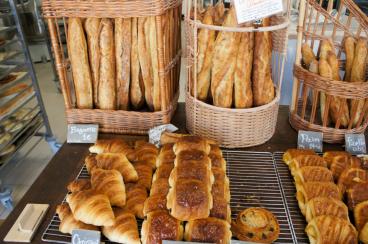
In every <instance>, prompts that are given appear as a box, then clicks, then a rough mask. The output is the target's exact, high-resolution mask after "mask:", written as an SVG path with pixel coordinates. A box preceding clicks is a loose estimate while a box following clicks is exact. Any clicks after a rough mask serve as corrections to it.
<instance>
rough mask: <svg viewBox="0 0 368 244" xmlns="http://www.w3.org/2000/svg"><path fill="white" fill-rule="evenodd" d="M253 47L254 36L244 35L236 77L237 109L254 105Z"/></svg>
mask: <svg viewBox="0 0 368 244" xmlns="http://www.w3.org/2000/svg"><path fill="white" fill-rule="evenodd" d="M253 45H254V34H253V33H252V32H244V33H242V34H241V39H240V44H239V50H238V55H237V60H236V67H235V75H234V76H235V77H234V102H235V108H250V107H252V105H253V92H252V81H251V73H252V62H253Z"/></svg>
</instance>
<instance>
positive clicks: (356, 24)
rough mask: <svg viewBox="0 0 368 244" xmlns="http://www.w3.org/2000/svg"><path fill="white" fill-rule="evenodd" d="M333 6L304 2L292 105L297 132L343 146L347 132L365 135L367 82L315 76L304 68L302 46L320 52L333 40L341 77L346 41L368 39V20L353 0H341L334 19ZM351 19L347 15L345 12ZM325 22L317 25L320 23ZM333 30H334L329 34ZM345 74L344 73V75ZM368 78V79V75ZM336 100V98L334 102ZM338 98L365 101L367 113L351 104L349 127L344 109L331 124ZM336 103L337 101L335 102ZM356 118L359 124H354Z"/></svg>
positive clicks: (291, 113) (302, 1)
mask: <svg viewBox="0 0 368 244" xmlns="http://www.w3.org/2000/svg"><path fill="white" fill-rule="evenodd" d="M332 7H333V1H332V0H330V1H329V3H328V6H327V9H324V8H323V7H322V6H321V3H320V2H319V1H315V0H301V3H300V15H299V27H298V29H297V31H298V40H297V55H296V61H295V65H294V86H293V97H292V103H291V106H290V124H291V125H292V127H293V128H294V129H296V130H312V131H319V132H322V133H323V140H324V141H325V142H328V143H342V142H343V141H344V136H345V133H364V131H365V130H366V128H367V125H368V117H367V116H366V112H367V111H368V100H366V99H367V98H368V83H366V82H345V81H337V80H332V79H327V78H324V77H321V76H319V75H318V74H314V73H312V72H310V71H308V70H306V69H305V68H303V67H302V65H301V47H302V43H305V42H306V43H308V44H310V45H311V47H312V48H314V49H316V47H318V45H319V44H318V43H319V41H320V40H322V39H326V38H330V39H331V40H332V41H333V43H334V46H335V50H336V54H337V57H338V59H339V62H340V75H341V74H343V72H344V71H345V54H344V50H343V45H342V41H343V38H344V37H345V36H347V35H349V36H353V37H356V38H358V37H367V34H368V18H367V16H366V15H365V14H364V13H363V12H361V10H360V9H359V8H358V7H357V6H356V5H355V4H354V2H353V1H351V0H341V2H340V6H339V9H338V12H337V15H336V16H335V17H333V16H332V15H331V14H329V13H330V12H331V10H332ZM346 11H347V12H348V13H349V16H344V13H345V12H346ZM317 20H319V21H323V22H322V24H320V25H317V24H315V23H317V22H318V21H317ZM327 28H330V29H331V30H332V31H327ZM342 71H343V72H342ZM367 78H368V76H367ZM321 92H324V93H325V94H326V102H325V112H324V115H323V116H322V115H321V112H320V111H319V94H320V93H321ZM332 97H334V98H333V99H332ZM335 98H337V99H339V100H338V101H342V102H344V103H345V102H348V104H354V103H355V104H357V103H356V101H358V100H362V102H364V101H365V102H364V108H363V112H362V113H360V114H358V115H357V109H356V106H354V105H351V106H350V109H349V110H350V111H349V123H348V126H347V127H345V128H343V127H342V126H341V121H340V118H341V115H342V113H343V109H341V108H342V107H343V106H340V109H339V111H338V119H337V121H336V122H335V123H334V124H332V123H329V122H330V121H329V118H328V117H329V114H330V111H329V110H330V109H331V106H330V105H331V101H333V100H334V99H335ZM335 101H336V100H335ZM356 116H359V119H358V122H357V123H356V124H353V123H354V119H353V118H355V117H356Z"/></svg>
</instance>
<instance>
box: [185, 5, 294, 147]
mask: <svg viewBox="0 0 368 244" xmlns="http://www.w3.org/2000/svg"><path fill="white" fill-rule="evenodd" d="M188 2H190V1H188ZM194 2H196V0H194ZM288 3H289V2H288ZM194 6H196V5H194ZM190 8H191V6H190V5H188V9H187V12H186V19H185V22H186V33H187V34H186V37H187V47H186V52H187V53H186V56H187V59H188V70H187V71H188V85H187V93H186V119H187V121H186V124H187V129H188V131H189V132H190V133H192V134H195V135H200V136H204V137H207V138H210V139H213V140H216V141H217V142H219V143H220V144H221V146H223V147H226V148H241V147H251V146H255V145H260V144H263V143H265V142H266V141H268V140H269V139H270V138H271V137H272V136H273V134H274V132H275V128H276V122H277V115H278V108H279V101H280V88H281V82H282V79H283V70H284V64H285V58H286V50H287V49H286V46H287V28H288V25H289V18H288V17H289V11H286V12H285V13H283V14H280V15H277V16H273V17H272V18H271V26H269V27H261V28H258V29H255V28H253V27H237V28H230V27H222V26H213V25H205V24H202V23H200V22H199V21H196V20H192V19H190V17H189V16H190ZM287 9H289V8H287ZM202 28H206V29H212V30H216V31H231V32H254V31H260V32H261V31H271V32H272V44H273V52H272V80H273V81H274V83H275V87H276V89H275V91H276V94H275V98H274V100H273V101H272V102H270V103H268V104H266V105H263V106H259V107H254V108H247V109H233V108H221V107H216V106H214V105H211V104H208V103H205V102H202V101H200V100H199V99H197V98H195V97H194V96H192V94H193V93H192V92H191V91H190V87H196V82H197V77H196V75H192V73H193V72H194V71H195V70H196V69H197V68H196V67H197V58H196V57H197V53H198V52H197V50H198V44H197V33H198V30H199V29H202Z"/></svg>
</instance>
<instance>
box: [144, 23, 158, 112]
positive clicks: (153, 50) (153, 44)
mask: <svg viewBox="0 0 368 244" xmlns="http://www.w3.org/2000/svg"><path fill="white" fill-rule="evenodd" d="M148 21H149V29H148V31H147V32H146V33H148V35H146V42H147V43H149V45H148V46H149V52H150V58H151V65H152V73H151V76H152V77H153V109H154V111H160V110H161V92H160V89H161V84H160V76H159V72H158V53H157V27H156V17H154V16H151V17H149V20H148ZM147 38H148V39H147Z"/></svg>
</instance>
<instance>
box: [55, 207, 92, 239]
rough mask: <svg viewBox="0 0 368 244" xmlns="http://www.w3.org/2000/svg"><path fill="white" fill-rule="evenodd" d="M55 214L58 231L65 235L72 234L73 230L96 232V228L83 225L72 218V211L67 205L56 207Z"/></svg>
mask: <svg viewBox="0 0 368 244" xmlns="http://www.w3.org/2000/svg"><path fill="white" fill-rule="evenodd" d="M56 213H57V214H58V215H59V219H60V225H59V231H60V232H61V233H65V234H70V235H71V234H72V232H73V230H77V229H78V230H96V231H97V230H98V227H97V226H94V225H89V224H85V223H83V222H81V221H78V220H76V219H75V218H74V216H73V213H72V211H71V210H70V207H69V205H68V204H67V203H63V204H61V205H58V206H57V207H56Z"/></svg>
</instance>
